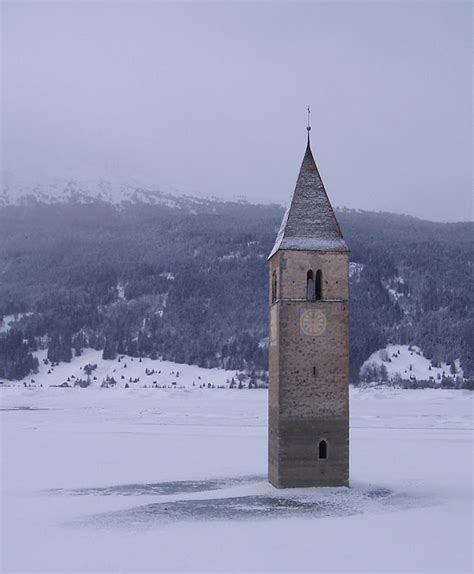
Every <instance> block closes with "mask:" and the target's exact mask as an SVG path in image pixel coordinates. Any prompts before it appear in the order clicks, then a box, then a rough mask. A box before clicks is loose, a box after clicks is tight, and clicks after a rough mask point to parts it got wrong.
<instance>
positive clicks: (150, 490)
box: [47, 475, 266, 496]
mask: <svg viewBox="0 0 474 574" xmlns="http://www.w3.org/2000/svg"><path fill="white" fill-rule="evenodd" d="M263 480H266V476H264V475H261V476H242V477H235V478H234V477H233V478H216V479H209V480H176V481H172V482H156V483H145V484H118V485H112V486H103V487H95V488H74V489H69V490H67V489H63V488H55V489H51V490H48V491H47V492H48V493H50V494H67V495H71V496H91V495H92V496H113V495H115V496H140V495H166V494H187V493H193V492H208V491H213V490H219V489H221V488H229V487H231V486H237V485H241V484H248V483H252V482H259V481H263Z"/></svg>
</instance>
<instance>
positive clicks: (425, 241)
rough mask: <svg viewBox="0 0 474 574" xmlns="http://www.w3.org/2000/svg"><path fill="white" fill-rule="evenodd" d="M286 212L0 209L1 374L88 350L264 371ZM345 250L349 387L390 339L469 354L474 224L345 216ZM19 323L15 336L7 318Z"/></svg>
mask: <svg viewBox="0 0 474 574" xmlns="http://www.w3.org/2000/svg"><path fill="white" fill-rule="evenodd" d="M282 215H283V209H282V208H281V207H279V206H256V205H250V204H247V203H223V202H217V201H216V202H211V201H201V202H199V203H195V202H194V203H193V202H191V201H190V202H189V203H186V202H181V203H178V204H176V205H172V206H167V205H152V204H147V203H140V202H137V203H132V202H129V203H126V204H122V206H121V207H117V206H114V205H111V204H109V203H106V202H99V201H95V202H92V203H89V204H87V203H74V202H68V203H56V204H54V203H53V204H42V203H35V202H33V203H31V204H27V205H23V206H8V205H7V206H4V207H2V208H0V316H4V318H5V319H4V323H3V327H2V329H0V331H2V332H0V377H4V378H21V377H23V376H25V375H26V374H27V373H28V372H30V371H32V370H33V371H34V368H35V364H34V359H33V358H32V357H31V355H30V353H31V352H32V351H34V350H35V349H37V348H39V347H40V348H45V347H47V348H48V356H49V358H50V360H52V361H68V360H70V358H71V356H72V355H73V354H74V353H75V354H79V353H81V350H82V349H83V348H84V347H93V348H95V349H103V352H104V358H113V357H114V356H115V355H116V354H117V353H128V354H130V355H134V356H138V355H143V356H151V357H154V356H160V357H163V358H165V359H169V360H174V361H177V362H183V363H193V364H197V365H200V366H206V367H211V366H218V365H219V366H224V367H228V368H235V369H249V370H252V369H255V370H257V371H258V370H264V369H266V361H267V350H266V337H267V267H266V257H267V255H268V253H269V251H270V249H271V247H272V245H273V242H274V239H275V235H276V232H277V230H278V227H279V224H280V221H281V218H282ZM338 218H339V221H340V223H341V227H342V229H343V233H344V236H345V239H346V241H347V243H348V245H349V247H350V249H351V262H352V263H351V379H352V380H353V381H356V380H357V378H358V373H359V369H360V366H361V364H362V363H363V362H364V360H366V359H367V358H368V357H369V355H370V354H371V353H372V352H373V351H375V350H377V349H379V348H382V347H384V346H385V345H386V344H387V343H388V342H393V343H403V344H416V345H418V346H420V347H421V349H422V350H423V351H424V353H425V355H426V356H427V357H429V358H430V359H432V360H433V361H434V362H440V361H442V360H444V361H447V362H452V361H453V360H454V359H457V358H459V359H460V360H461V367H462V368H463V369H464V374H465V375H467V376H472V375H473V374H474V359H473V354H472V349H473V341H472V331H471V329H472V318H473V317H472V305H471V284H470V282H471V277H472V275H471V274H472V259H471V253H472V250H471V248H472V244H471V241H472V232H473V226H472V225H471V224H467V223H466V224H464V223H461V224H440V223H430V222H426V221H421V220H418V219H415V218H411V217H406V216H397V215H392V214H376V213H369V212H356V211H339V212H338ZM18 313H20V314H23V315H21V316H20V317H19V318H18V320H16V321H15V322H14V323H13V325H12V326H11V327H10V328H8V326H7V325H6V323H7V322H10V320H11V319H12V317H10V316H12V315H15V314H18Z"/></svg>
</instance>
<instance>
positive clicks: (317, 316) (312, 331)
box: [300, 309, 326, 337]
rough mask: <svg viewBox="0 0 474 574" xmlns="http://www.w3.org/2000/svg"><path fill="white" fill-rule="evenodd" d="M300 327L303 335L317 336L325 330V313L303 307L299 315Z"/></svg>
mask: <svg viewBox="0 0 474 574" xmlns="http://www.w3.org/2000/svg"><path fill="white" fill-rule="evenodd" d="M300 328H301V332H302V333H303V335H308V336H310V337H318V336H319V335H322V334H323V333H324V331H325V330H326V315H325V314H324V313H323V312H322V311H319V310H318V309H304V310H303V311H302V312H301V316H300Z"/></svg>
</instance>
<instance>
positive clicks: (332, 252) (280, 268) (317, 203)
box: [268, 122, 349, 488]
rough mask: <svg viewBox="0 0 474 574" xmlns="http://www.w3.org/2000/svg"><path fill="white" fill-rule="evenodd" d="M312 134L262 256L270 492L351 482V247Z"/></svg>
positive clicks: (345, 484)
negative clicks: (266, 282)
mask: <svg viewBox="0 0 474 574" xmlns="http://www.w3.org/2000/svg"><path fill="white" fill-rule="evenodd" d="M308 123H309V122H308ZM310 129H311V128H310V127H309V125H308V144H307V147H306V152H305V155H304V158H303V163H302V165H301V169H300V173H299V176H298V180H297V182H296V187H295V191H294V192H293V197H292V198H291V201H290V204H289V206H288V209H287V211H286V213H285V215H284V217H283V221H282V223H281V227H280V231H279V233H278V236H277V238H276V242H275V245H274V247H273V249H272V252H271V253H270V256H269V258H268V261H269V272H270V338H269V373H270V384H269V462H268V478H269V480H270V482H271V483H272V484H273V485H274V486H276V487H278V488H286V487H303V486H347V485H348V484H349V384H348V383H349V372H348V371H349V273H348V270H349V250H348V248H347V245H346V243H345V241H344V239H343V237H342V233H341V230H340V228H339V224H338V222H337V219H336V216H335V214H334V211H333V209H332V207H331V204H330V202H329V199H328V196H327V194H326V190H325V189H324V185H323V182H322V180H321V176H320V175H319V171H318V168H317V166H316V163H315V161H314V158H313V154H312V152H311V147H310V139H309V130H310Z"/></svg>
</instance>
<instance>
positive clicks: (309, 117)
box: [306, 106, 311, 146]
mask: <svg viewBox="0 0 474 574" xmlns="http://www.w3.org/2000/svg"><path fill="white" fill-rule="evenodd" d="M306 129H307V130H308V146H309V132H310V131H311V109H310V107H309V106H308V125H307V126H306Z"/></svg>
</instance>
